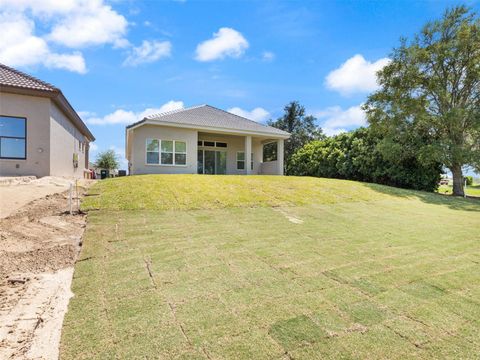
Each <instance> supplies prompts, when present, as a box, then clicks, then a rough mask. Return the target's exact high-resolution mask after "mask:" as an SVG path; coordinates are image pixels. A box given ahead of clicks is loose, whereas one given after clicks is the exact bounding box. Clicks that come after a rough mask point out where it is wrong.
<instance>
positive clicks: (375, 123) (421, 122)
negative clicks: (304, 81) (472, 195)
mask: <svg viewBox="0 0 480 360" xmlns="http://www.w3.org/2000/svg"><path fill="white" fill-rule="evenodd" d="M378 80H379V84H380V89H379V90H378V91H377V92H375V93H373V94H372V95H371V96H370V97H369V99H368V101H367V102H366V104H365V105H364V110H365V111H366V112H367V117H368V120H369V123H370V125H371V126H372V127H373V128H374V129H375V130H377V131H380V132H381V133H382V134H383V135H384V136H385V141H384V144H383V146H384V148H385V149H386V151H387V152H388V149H389V148H391V149H393V148H395V147H398V144H399V143H401V142H402V141H404V140H405V139H408V140H409V141H411V142H416V143H417V144H418V145H419V146H420V147H419V150H418V154H417V157H418V159H419V160H420V161H422V162H424V163H432V162H440V163H442V164H443V165H444V166H445V167H447V168H448V169H450V171H451V172H452V176H453V194H454V195H462V196H463V195H464V191H463V186H462V183H463V173H462V168H463V167H465V166H472V167H474V168H479V167H480V19H479V18H478V17H477V16H476V14H475V13H473V12H472V11H471V10H469V9H468V8H466V7H464V6H458V7H455V8H452V9H450V10H447V11H446V12H445V14H444V16H443V18H442V19H440V20H437V21H433V22H430V23H427V24H426V25H425V26H424V28H423V30H422V31H421V32H420V33H419V34H417V35H416V36H415V37H414V38H413V40H411V41H407V40H406V39H402V41H401V44H400V47H398V48H397V49H394V50H393V54H392V56H391V62H390V64H389V65H387V66H386V67H385V68H383V70H382V71H380V72H379V74H378ZM400 139H402V141H400V142H399V140H400ZM425 139H427V141H425ZM397 150H398V149H397Z"/></svg>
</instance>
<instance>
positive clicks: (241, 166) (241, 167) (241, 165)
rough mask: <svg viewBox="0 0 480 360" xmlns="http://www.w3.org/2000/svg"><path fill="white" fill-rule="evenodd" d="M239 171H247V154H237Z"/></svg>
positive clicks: (240, 152) (239, 152)
mask: <svg viewBox="0 0 480 360" xmlns="http://www.w3.org/2000/svg"><path fill="white" fill-rule="evenodd" d="M237 170H245V153H244V152H243V151H238V152H237Z"/></svg>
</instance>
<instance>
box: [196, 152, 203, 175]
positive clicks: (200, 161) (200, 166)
mask: <svg viewBox="0 0 480 360" xmlns="http://www.w3.org/2000/svg"><path fill="white" fill-rule="evenodd" d="M197 170H198V173H199V174H203V150H198V151H197Z"/></svg>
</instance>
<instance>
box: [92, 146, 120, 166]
mask: <svg viewBox="0 0 480 360" xmlns="http://www.w3.org/2000/svg"><path fill="white" fill-rule="evenodd" d="M95 166H96V167H97V168H101V169H106V170H114V169H118V167H119V163H118V157H117V154H116V153H115V151H114V150H106V151H103V152H100V153H99V154H98V155H97V158H96V160H95Z"/></svg>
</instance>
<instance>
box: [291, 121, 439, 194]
mask: <svg viewBox="0 0 480 360" xmlns="http://www.w3.org/2000/svg"><path fill="white" fill-rule="evenodd" d="M381 141H382V138H381V137H379V136H378V134H377V133H375V132H374V131H373V130H372V129H371V128H360V129H357V130H355V131H351V132H348V133H343V134H340V135H337V136H333V137H328V138H325V139H323V140H320V141H312V142H310V143H308V144H306V145H305V146H303V147H302V148H300V149H299V150H298V151H297V152H296V153H295V154H294V155H293V156H292V160H291V164H290V171H291V174H294V175H303V176H318V177H329V178H338V179H349V180H358V181H366V182H374V183H379V184H384V185H391V186H397V187H403V188H408V189H416V190H424V191H434V190H435V189H436V188H437V186H438V182H439V181H440V176H441V170H442V166H441V164H440V163H436V164H435V163H431V164H429V165H425V164H423V163H421V162H419V161H418V160H417V158H416V156H415V152H414V151H411V150H408V148H409V147H410V146H412V145H411V144H400V147H401V148H402V151H401V152H399V153H397V154H396V155H395V156H390V155H392V154H393V153H388V155H386V154H385V152H384V151H383V149H382V148H381V147H380V146H379V143H381Z"/></svg>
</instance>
